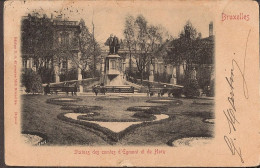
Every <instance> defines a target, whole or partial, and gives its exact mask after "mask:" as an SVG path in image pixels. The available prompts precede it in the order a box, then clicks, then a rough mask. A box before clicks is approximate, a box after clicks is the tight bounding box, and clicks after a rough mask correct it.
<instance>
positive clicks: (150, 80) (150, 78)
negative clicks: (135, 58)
mask: <svg viewBox="0 0 260 168" xmlns="http://www.w3.org/2000/svg"><path fill="white" fill-rule="evenodd" d="M153 81H154V75H153V65H152V64H151V65H150V75H149V82H153Z"/></svg>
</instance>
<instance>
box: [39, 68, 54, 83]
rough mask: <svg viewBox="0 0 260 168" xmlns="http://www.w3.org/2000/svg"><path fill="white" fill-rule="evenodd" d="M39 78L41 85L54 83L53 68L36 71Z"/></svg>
mask: <svg viewBox="0 0 260 168" xmlns="http://www.w3.org/2000/svg"><path fill="white" fill-rule="evenodd" d="M38 73H39V75H40V76H41V79H42V83H51V82H53V81H54V69H53V68H44V67H41V68H39V71H38Z"/></svg>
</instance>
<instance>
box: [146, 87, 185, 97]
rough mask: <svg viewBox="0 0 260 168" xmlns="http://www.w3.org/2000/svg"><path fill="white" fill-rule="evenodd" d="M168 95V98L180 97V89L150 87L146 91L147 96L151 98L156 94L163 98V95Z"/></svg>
mask: <svg viewBox="0 0 260 168" xmlns="http://www.w3.org/2000/svg"><path fill="white" fill-rule="evenodd" d="M166 93H167V94H168V96H169V97H170V96H171V95H172V96H173V97H180V96H181V94H182V88H178V87H173V88H166V87H150V88H149V90H148V96H153V95H155V94H158V97H160V96H163V95H164V94H166Z"/></svg>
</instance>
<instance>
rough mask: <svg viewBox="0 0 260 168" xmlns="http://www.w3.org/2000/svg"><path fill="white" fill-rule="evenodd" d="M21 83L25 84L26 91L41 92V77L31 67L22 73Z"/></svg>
mask: <svg viewBox="0 0 260 168" xmlns="http://www.w3.org/2000/svg"><path fill="white" fill-rule="evenodd" d="M22 85H23V86H25V92H26V93H33V94H34V93H41V92H42V80H41V77H40V76H39V75H38V74H37V73H36V72H35V71H33V70H32V69H28V70H25V71H24V73H23V74H22Z"/></svg>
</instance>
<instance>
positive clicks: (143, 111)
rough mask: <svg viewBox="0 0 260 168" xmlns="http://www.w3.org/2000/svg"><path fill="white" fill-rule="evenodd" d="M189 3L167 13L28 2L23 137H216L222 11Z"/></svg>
mask: <svg viewBox="0 0 260 168" xmlns="http://www.w3.org/2000/svg"><path fill="white" fill-rule="evenodd" d="M185 10H186V9H176V10H174V11H172V10H171V9H166V10H165V11H161V13H160V14H161V15H164V16H165V19H160V18H158V17H156V13H155V12H159V11H158V9H150V8H148V9H145V10H143V8H139V9H125V10H123V9H118V6H108V7H105V6H104V7H100V6H96V7H85V8H76V7H74V6H73V4H72V5H68V6H64V7H63V8H62V9H58V8H57V9H56V10H52V11H50V10H48V11H47V10H43V9H41V8H35V9H33V10H28V12H27V13H25V14H24V16H22V18H21V60H22V68H21V84H20V86H21V87H20V88H21V89H20V91H21V100H22V118H21V120H22V121H21V126H22V130H21V131H22V132H21V133H22V136H23V138H24V142H25V143H28V144H31V145H91V146H92V145H141V146H144V145H152V146H153V145H164V146H172V147H174V146H179V145H181V146H182V145H187V146H193V145H203V144H204V143H210V141H211V139H212V138H214V118H215V117H214V88H215V87H214V86H215V83H214V82H215V81H214V55H215V54H214V46H215V40H214V22H213V19H214V18H213V17H212V16H211V15H210V13H209V14H208V15H207V16H205V15H203V13H204V12H203V11H201V10H199V9H196V10H193V11H192V12H189V13H187V14H186V13H183V12H184V11H185ZM175 18H178V21H176V19H175ZM111 23H113V24H111Z"/></svg>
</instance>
